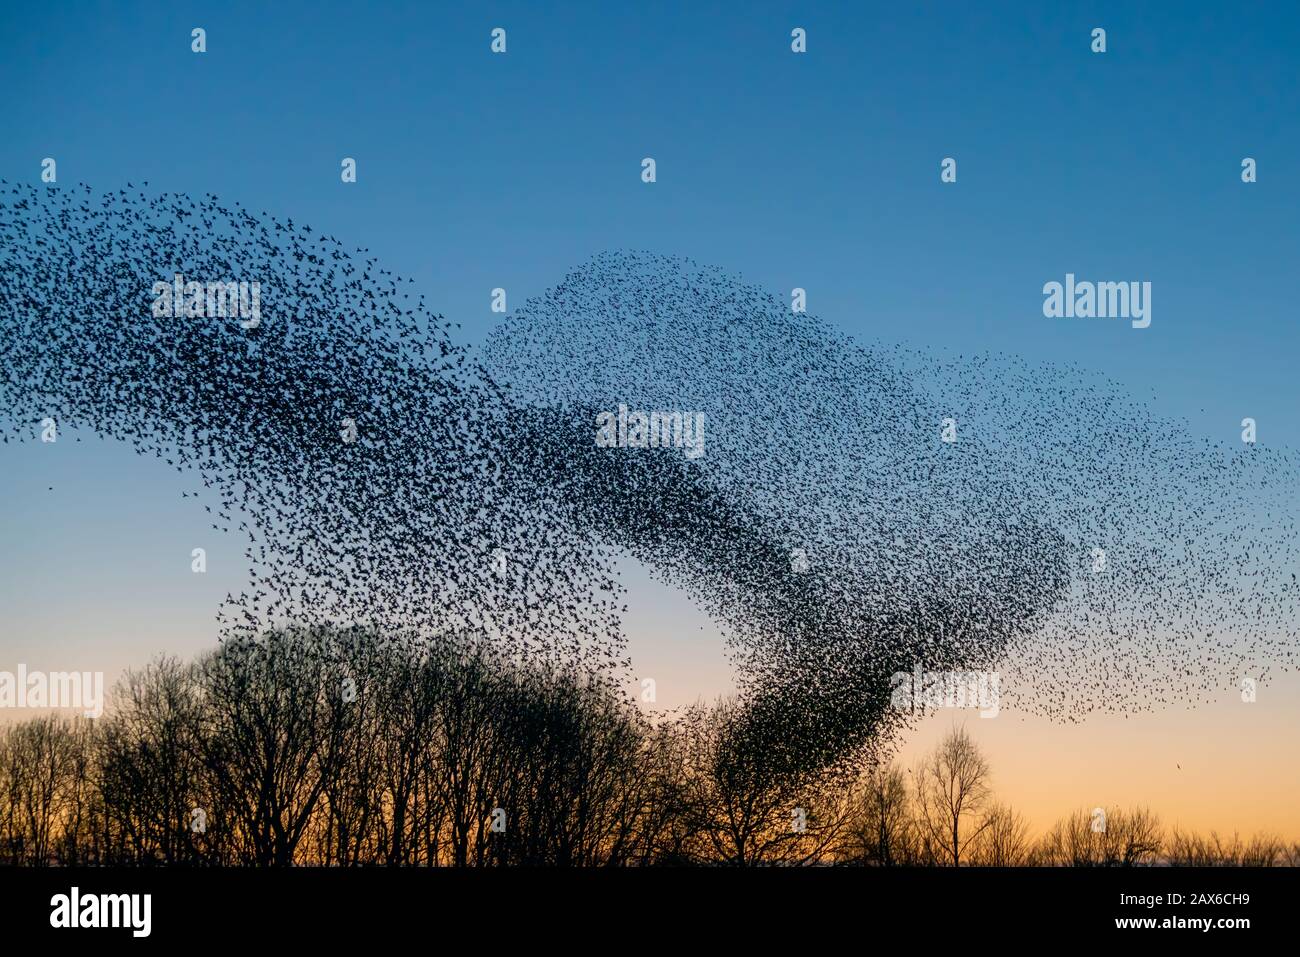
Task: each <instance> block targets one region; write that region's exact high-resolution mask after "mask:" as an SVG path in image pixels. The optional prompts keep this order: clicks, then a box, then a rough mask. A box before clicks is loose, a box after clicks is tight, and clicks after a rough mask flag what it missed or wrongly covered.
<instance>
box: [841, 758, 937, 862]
mask: <svg viewBox="0 0 1300 957" xmlns="http://www.w3.org/2000/svg"><path fill="white" fill-rule="evenodd" d="M840 853H841V855H842V856H843V857H845V858H847V859H848V860H850V861H858V862H862V863H866V864H877V865H880V866H882V867H889V866H892V865H897V864H915V863H917V861H918V856H919V851H918V849H917V846H916V822H915V821H914V820H913V818H912V809H911V800H910V797H909V795H908V789H907V778H906V776H905V775H904V774H903V771H902V769H901V768H899V767H898V766H897V765H894V764H890V765H887V766H880V765H876V766H873V767H872V768H871V769H870V771H869V772H868V773H867V775H866V776H865V778H864V779H863V781H862V782H861V785H860V787H859V788H858V791H857V798H856V807H855V808H854V813H853V816H852V818H851V820H850V822H849V825H848V826H847V827H846V828H845V835H844V840H843V842H842V844H841V847H840Z"/></svg>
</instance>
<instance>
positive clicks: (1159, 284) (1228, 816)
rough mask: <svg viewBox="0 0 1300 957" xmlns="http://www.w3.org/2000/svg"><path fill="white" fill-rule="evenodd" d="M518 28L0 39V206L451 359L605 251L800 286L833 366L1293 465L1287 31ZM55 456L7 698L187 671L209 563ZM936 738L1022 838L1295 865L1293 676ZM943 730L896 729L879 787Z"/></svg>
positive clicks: (735, 14) (874, 24) (11, 543)
mask: <svg viewBox="0 0 1300 957" xmlns="http://www.w3.org/2000/svg"><path fill="white" fill-rule="evenodd" d="M545 7H549V5H545V6H544V5H541V4H536V3H518V4H501V3H484V4H471V5H465V4H436V3H429V2H420V3H387V4H373V5H361V4H342V3H331V2H312V3H276V4H253V3H223V4H220V5H217V4H197V3H183V2H182V3H157V4H146V3H130V2H122V3H112V4H109V3H98V4H91V3H66V4H53V5H34V4H25V5H18V4H5V5H3V7H0V90H4V91H5V93H4V95H3V96H0V131H3V133H2V134H0V178H5V179H8V180H11V181H22V182H31V183H37V182H39V181H40V172H41V161H42V160H43V159H44V158H46V157H52V158H54V159H55V160H56V161H57V164H58V165H57V170H58V184H59V185H71V184H73V183H76V182H85V183H87V184H89V185H91V186H92V187H95V188H98V189H116V188H119V187H122V186H124V185H125V184H126V183H127V182H133V183H136V184H137V185H138V184H139V183H140V182H141V181H146V180H147V181H148V182H149V183H150V186H151V188H153V189H157V190H177V191H190V192H214V193H216V194H218V195H219V196H221V197H222V198H223V199H225V200H231V201H234V200H238V201H239V202H242V203H243V204H244V205H245V206H247V207H249V208H250V209H254V210H263V209H265V210H267V211H269V212H273V213H274V214H276V215H279V216H291V217H292V218H293V219H294V220H295V222H307V223H309V224H310V225H311V226H312V227H313V228H315V229H317V230H321V231H324V232H326V233H329V234H332V235H336V236H338V237H340V238H341V239H343V240H345V241H346V242H347V243H349V244H351V245H355V246H361V247H366V248H368V249H369V250H370V251H371V253H372V254H374V255H376V256H378V257H379V258H380V259H381V260H382V261H383V263H384V265H385V267H386V268H390V269H393V270H395V271H396V272H398V273H399V274H401V275H404V276H410V277H413V278H414V279H415V281H416V284H417V288H419V289H420V290H421V291H422V292H424V293H425V294H426V295H427V298H428V299H429V301H430V302H431V303H432V304H433V306H434V308H435V309H437V310H438V311H441V312H442V313H443V314H444V315H446V316H447V317H449V318H451V319H453V320H455V321H457V322H460V323H461V330H460V333H459V335H460V336H461V337H462V338H463V340H464V341H466V342H468V343H478V342H480V341H481V340H482V339H483V338H484V337H485V336H486V334H487V333H488V331H489V330H490V329H491V328H492V327H493V325H494V322H495V320H496V319H498V318H499V316H495V315H494V314H493V313H492V312H491V311H490V308H489V307H490V292H491V290H492V289H493V288H495V287H502V288H505V289H506V290H507V295H508V301H509V304H510V306H511V308H515V307H518V306H520V305H522V303H523V302H524V301H525V300H526V299H527V298H528V297H529V296H531V295H535V294H539V293H541V292H542V291H543V290H544V289H546V288H547V287H548V286H550V285H552V284H554V283H555V282H557V281H558V280H559V279H561V278H562V277H563V275H564V274H565V272H566V271H567V270H568V269H569V268H570V267H572V266H574V265H576V264H579V263H581V262H584V261H586V260H587V259H588V258H590V257H591V256H593V255H595V254H597V253H599V252H601V251H603V250H607V249H615V248H631V249H647V250H652V251H655V252H660V253H666V254H672V255H679V256H687V257H690V258H693V259H695V260H697V261H698V262H701V263H708V264H713V265H718V266H721V267H723V268H725V269H726V270H728V271H730V272H733V273H739V274H740V275H742V276H743V277H744V278H745V279H747V280H749V281H751V282H754V283H757V284H758V285H760V286H763V287H765V288H768V289H771V290H773V291H774V292H776V293H777V294H778V295H780V296H782V297H785V296H788V294H789V290H791V289H792V288H794V287H796V286H797V287H801V288H804V289H806V290H807V295H808V309H809V311H810V312H811V313H814V314H816V315H817V316H819V317H820V318H821V319H823V320H824V321H826V322H827V323H829V324H830V325H831V326H832V327H833V328H835V329H837V330H839V331H841V332H842V333H844V334H845V335H848V336H852V337H854V338H855V339H857V340H858V341H860V342H864V343H870V342H876V341H881V342H886V343H906V344H909V345H914V346H918V347H924V348H926V349H929V350H934V351H936V352H941V353H951V354H956V355H963V354H969V353H971V352H974V351H984V350H987V351H993V352H1002V353H1007V354H1011V355H1016V356H1022V357H1025V358H1027V359H1030V360H1033V361H1049V362H1069V363H1074V364H1077V365H1079V366H1081V367H1084V368H1088V369H1094V370H1097V371H1100V372H1104V373H1106V374H1108V375H1110V376H1111V377H1112V378H1114V379H1116V380H1117V381H1118V382H1119V383H1120V384H1121V386H1122V388H1124V389H1125V390H1127V391H1128V392H1130V393H1131V394H1132V396H1133V401H1134V403H1135V404H1136V403H1139V402H1141V403H1146V404H1148V405H1149V406H1150V407H1151V408H1152V409H1153V410H1154V411H1155V412H1157V413H1158V414H1163V415H1168V416H1172V417H1175V418H1177V419H1180V420H1183V421H1185V422H1186V423H1187V426H1188V428H1189V429H1190V430H1191V431H1192V432H1193V434H1197V435H1204V436H1206V437H1209V438H1212V439H1216V440H1221V441H1224V442H1236V441H1238V440H1239V438H1238V437H1239V433H1240V429H1241V426H1240V423H1241V419H1242V418H1243V417H1246V416H1250V417H1253V418H1255V419H1256V421H1257V423H1258V429H1259V443H1260V444H1261V445H1263V446H1273V447H1289V448H1294V447H1296V446H1297V445H1298V444H1300V423H1298V422H1297V416H1296V414H1295V409H1296V408H1297V399H1298V398H1300V384H1297V377H1296V375H1295V372H1294V364H1295V355H1296V351H1297V345H1300V337H1298V336H1297V332H1296V329H1295V315H1294V303H1295V296H1294V276H1295V274H1296V268H1295V260H1296V253H1297V250H1298V248H1300V242H1298V241H1297V232H1296V231H1297V222H1298V221H1300V219H1298V217H1297V212H1298V205H1300V204H1298V197H1300V191H1298V189H1297V183H1298V182H1300V135H1298V133H1297V122H1298V120H1300V86H1298V85H1297V84H1296V82H1295V68H1296V53H1297V50H1300V7H1298V6H1297V5H1295V4H1289V3H1278V4H1257V5H1256V4H1252V5H1249V6H1246V7H1242V6H1240V5H1231V4H1217V3H1216V4H1210V3H1199V2H1187V3H1144V4H1140V5H1138V4H1129V3H1051V4H1041V3H1032V2H1026V3H1015V4H1010V3H983V4H978V5H974V4H969V5H968V4H924V3H916V4H865V3H843V4H819V3H781V4H771V3H753V4H749V3H747V4H744V5H740V4H720V3H709V4H696V3H690V4H687V3H680V4H645V5H636V4H630V3H627V4H604V3H601V4H597V3H574V4H566V5H564V6H562V7H557V8H556V9H547V8H545ZM195 27H202V28H203V29H205V30H206V34H207V52H206V53H203V54H196V53H193V52H192V51H191V30H192V29H193V28H195ZM495 27H501V28H503V29H505V30H506V32H507V34H506V35H507V52H506V54H505V55H494V54H492V52H491V51H490V48H489V45H490V41H491V37H490V31H491V30H492V29H493V28H495ZM796 27H802V28H803V29H805V30H806V31H807V52H806V53H804V54H795V53H793V52H792V51H791V46H790V43H791V30H792V29H794V28H796ZM1095 27H1102V28H1104V29H1105V30H1106V39H1107V49H1106V52H1105V53H1104V54H1096V53H1093V52H1092V51H1091V49H1090V45H1091V42H1092V39H1091V32H1092V30H1093V29H1094V28H1095ZM647 156H648V157H653V158H654V159H655V161H656V173H657V181H656V182H655V183H653V184H646V183H643V182H642V181H641V176H640V174H641V161H642V159H643V158H644V157H647ZM344 157H352V158H354V159H355V160H356V163H357V181H356V183H351V184H344V183H342V182H341V180H340V176H339V170H340V162H341V160H342V159H343V158H344ZM947 157H951V158H954V159H955V160H956V161H957V181H956V182H955V183H943V182H941V180H940V164H941V161H942V160H943V159H944V158H947ZM1245 157H1251V158H1253V159H1255V160H1256V163H1257V170H1258V181H1257V182H1255V183H1250V184H1247V183H1243V182H1242V179H1241V162H1242V159H1243V158H1245ZM1066 273H1074V274H1076V275H1077V276H1078V277H1079V278H1080V279H1094V280H1116V281H1119V280H1135V281H1149V282H1151V283H1152V290H1153V292H1152V322H1151V325H1150V327H1149V328H1146V329H1140V330H1139V329H1133V328H1131V327H1130V325H1129V324H1128V323H1127V322H1103V321H1082V320H1066V319H1047V318H1045V317H1044V315H1043V312H1042V302H1043V293H1042V288H1043V285H1044V283H1046V282H1050V281H1053V280H1056V281H1063V280H1064V277H1065V275H1066ZM0 321H3V320H2V319H0ZM177 387H178V388H183V387H184V384H183V383H178V384H177ZM73 439H74V437H73V436H67V437H65V438H64V439H61V441H60V442H58V443H55V444H39V443H38V444H30V443H29V444H27V445H25V446H23V447H19V448H15V447H14V446H12V445H9V446H4V447H2V448H0V496H2V498H0V501H3V502H4V503H5V504H4V505H3V507H2V508H0V604H2V605H3V607H4V609H5V614H4V616H3V620H0V669H13V668H14V667H15V666H16V664H17V663H18V662H24V663H26V664H28V665H29V666H31V667H33V668H37V667H44V668H47V669H56V668H72V667H75V668H78V669H84V670H103V671H105V672H106V673H107V674H108V675H109V679H110V681H111V679H112V677H113V676H114V675H116V674H117V673H119V672H120V670H121V669H122V668H123V667H127V666H132V665H138V664H141V663H143V662H144V661H146V660H148V659H149V658H150V657H152V656H153V655H154V654H157V653H158V652H160V651H167V652H171V653H174V654H178V655H181V656H185V657H188V656H190V655H193V654H194V653H196V652H198V651H200V650H202V649H204V648H206V647H209V646H210V645H211V644H212V643H213V642H214V641H215V638H216V634H215V621H214V614H215V611H216V609H217V606H218V604H219V603H220V601H221V599H222V598H223V597H224V596H225V594H226V592H227V591H237V590H238V589H239V588H240V587H241V586H242V584H243V583H244V581H245V576H244V572H245V571H246V566H245V565H244V564H243V563H242V562H241V547H240V544H239V542H238V540H237V539H235V538H234V537H230V538H227V539H221V538H214V537H212V535H211V530H210V528H208V527H207V526H208V523H207V522H206V521H205V517H204V515H203V513H202V511H201V509H198V508H197V507H196V506H195V505H194V504H192V502H191V501H189V500H182V499H181V498H180V494H179V492H180V489H181V487H182V485H181V484H180V483H179V482H178V478H179V477H178V476H176V475H175V473H172V474H171V475H169V474H167V471H166V469H165V467H163V466H161V465H159V464H158V463H157V462H156V461H154V460H152V459H148V460H146V459H143V458H140V457H137V456H136V455H135V454H134V453H132V452H131V451H130V450H129V449H127V448H125V447H122V446H115V445H113V444H111V443H107V442H103V441H101V440H99V439H98V438H92V437H85V441H83V442H81V443H77V442H75V441H74V440H73ZM198 545H202V546H203V547H205V548H206V549H207V550H208V565H209V573H208V574H207V575H193V574H191V572H190V565H189V563H190V557H189V556H190V551H191V549H192V548H194V547H196V546H198ZM629 578H630V583H631V589H632V593H631V595H630V599H629V600H630V605H631V607H630V612H629V615H628V617H627V623H626V627H627V632H628V637H629V644H630V648H631V650H632V653H633V658H634V663H635V667H636V669H637V670H638V672H639V673H640V674H644V675H653V676H654V677H656V682H657V689H658V696H659V701H658V702H657V704H658V705H659V706H661V707H672V706H675V705H677V704H682V703H686V702H688V701H691V700H694V698H696V697H698V696H704V697H712V696H714V695H716V694H718V693H722V692H725V691H726V690H727V689H728V688H730V686H731V684H730V683H731V673H730V668H729V665H728V662H727V659H726V656H725V649H724V647H723V640H722V637H721V636H720V634H719V632H718V629H717V627H716V626H715V625H713V624H712V623H711V622H709V621H708V620H707V618H705V617H704V616H703V615H702V614H701V613H700V612H699V611H698V610H696V609H695V608H693V607H692V606H691V603H690V602H689V600H688V599H687V598H686V597H685V596H683V595H680V594H678V593H676V592H674V591H673V590H672V589H670V588H668V587H667V586H664V585H661V584H657V583H654V582H651V581H650V580H649V578H648V576H647V575H645V574H644V573H643V572H641V571H639V570H636V569H632V570H631V571H630V573H629ZM110 706H111V702H110ZM964 717H965V720H966V724H967V728H968V729H969V730H970V731H971V732H972V734H974V735H976V737H977V740H978V741H979V742H980V743H981V744H982V745H983V746H984V747H985V748H986V750H987V751H988V753H989V754H990V758H991V761H992V764H993V767H994V771H995V775H996V777H995V782H996V784H997V787H998V790H999V793H1000V794H1001V795H1002V796H1003V797H1004V798H1005V799H1006V800H1008V801H1010V802H1011V803H1012V804H1014V805H1016V806H1017V807H1020V808H1022V810H1023V811H1024V812H1025V813H1026V815H1027V816H1028V817H1029V818H1030V819H1031V821H1032V822H1033V823H1034V824H1035V825H1036V826H1039V827H1041V826H1046V825H1047V824H1049V823H1050V821H1051V819H1053V818H1054V817H1055V816H1057V815H1059V814H1063V813H1066V812H1068V811H1070V810H1073V809H1075V808H1079V807H1092V806H1096V805H1101V804H1115V803H1119V804H1128V803H1149V804H1150V805H1151V806H1152V807H1153V808H1155V809H1156V810H1158V811H1160V812H1161V813H1162V815H1163V816H1164V817H1165V819H1166V821H1167V822H1168V823H1174V822H1181V823H1183V824H1184V825H1186V826H1194V827H1201V828H1203V829H1209V828H1210V827H1217V828H1219V829H1220V830H1226V831H1229V832H1230V831H1232V830H1233V829H1237V830H1241V831H1242V832H1249V831H1253V830H1256V829H1268V830H1272V831H1275V832H1278V833H1280V834H1282V835H1284V836H1287V837H1290V838H1300V813H1298V812H1297V810H1296V808H1297V806H1298V805H1300V801H1297V796H1300V770H1298V769H1297V767H1296V762H1295V761H1294V755H1295V754H1297V753H1300V680H1297V678H1296V676H1294V675H1293V676H1287V677H1284V678H1281V679H1279V680H1277V681H1274V682H1273V683H1271V684H1269V685H1267V686H1266V687H1263V688H1262V689H1261V692H1260V696H1259V700H1257V701H1256V702H1254V703H1253V704H1250V705H1245V704H1243V703H1242V702H1240V701H1239V700H1238V699H1237V698H1236V696H1235V695H1234V694H1232V693H1229V692H1225V696H1224V700H1223V701H1222V702H1221V703H1219V704H1216V705H1212V706H1209V707H1205V708H1201V709H1197V710H1193V711H1182V710H1179V711H1169V712H1164V713H1161V714H1157V715H1142V716H1136V717H1128V718H1124V717H1122V716H1110V717H1092V718H1090V719H1089V720H1087V721H1084V722H1082V723H1080V724H1077V725H1060V724H1053V723H1051V722H1048V721H1046V720H1043V719H1034V718H1029V717H1026V716H1017V715H1014V714H1008V713H1006V712H1004V713H1003V714H1002V715H1000V716H999V717H998V718H997V719H992V720H982V719H980V718H979V717H978V716H976V715H973V714H972V715H968V716H964ZM962 718H963V716H962V715H957V716H954V715H953V714H951V713H948V714H939V715H936V716H935V717H934V718H933V719H928V720H926V721H925V722H923V723H922V724H921V726H920V727H919V728H918V729H917V731H916V733H915V734H914V735H913V736H911V737H910V738H909V739H908V740H907V741H906V742H904V744H903V751H902V759H903V760H904V762H905V763H906V762H908V761H910V760H912V759H913V758H914V756H915V755H916V754H919V753H920V752H921V751H923V750H924V749H925V748H928V747H930V746H932V745H933V743H934V741H935V739H936V738H937V736H938V735H939V734H941V733H942V732H943V731H944V730H946V729H947V728H948V727H950V726H951V724H952V722H953V720H954V719H956V720H961V719H962ZM1279 755H1289V756H1290V759H1289V760H1283V761H1279ZM1179 765H1181V767H1179Z"/></svg>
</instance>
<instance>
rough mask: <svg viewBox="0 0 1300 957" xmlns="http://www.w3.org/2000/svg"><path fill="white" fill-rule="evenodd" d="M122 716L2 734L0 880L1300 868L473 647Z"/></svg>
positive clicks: (953, 766)
mask: <svg viewBox="0 0 1300 957" xmlns="http://www.w3.org/2000/svg"><path fill="white" fill-rule="evenodd" d="M111 700H112V705H113V706H112V707H111V709H110V710H109V712H108V713H107V714H106V716H105V717H103V718H101V719H99V720H97V721H91V720H88V719H65V718H60V717H57V716H49V717H42V718H37V719H34V720H29V721H26V722H22V723H19V724H11V725H8V726H6V727H4V728H0V863H3V864H11V865H14V864H17V865H58V864H69V865H73V864H80V865H86V864H89V865H100V864H104V865H107V864H119V865H120V864H127V865H188V866H214V865H216V866H219V865H226V866H230V865H255V866H285V865H290V864H294V865H327V866H359V865H390V866H509V865H560V866H637V865H665V864H688V865H689V864H694V865H700V864H727V865H758V864H812V863H843V864H870V865H965V864H995V865H1018V864H1051V865H1061V864H1074V865H1081V864H1089V865H1122V864H1127V865H1144V864H1153V863H1160V862H1166V861H1168V862H1171V863H1186V864H1209V863H1213V864H1219V863H1233V864H1283V863H1289V864H1296V863H1298V862H1300V845H1290V846H1284V845H1283V844H1282V843H1281V842H1279V841H1270V840H1267V839H1255V840H1254V841H1252V842H1250V843H1249V844H1246V845H1243V844H1241V842H1239V841H1237V840H1236V839H1235V838H1234V839H1233V840H1232V841H1223V840H1220V839H1219V838H1217V837H1215V836H1214V835H1211V837H1210V838H1209V839H1208V840H1207V839H1202V838H1199V837H1195V836H1189V835H1181V834H1179V833H1177V832H1174V833H1173V834H1170V835H1165V834H1163V833H1162V831H1161V829H1160V827H1159V824H1158V822H1157V821H1156V819H1155V818H1154V816H1152V815H1151V814H1150V813H1149V812H1147V811H1144V810H1136V811H1129V812H1121V811H1118V810H1111V811H1108V812H1106V815H1105V822H1104V827H1103V828H1101V829H1099V828H1098V826H1097V817H1096V815H1095V814H1092V815H1089V814H1085V813H1083V812H1079V813H1078V814H1075V815H1072V816H1071V817H1068V818H1066V819H1064V820H1062V821H1061V822H1059V823H1058V824H1057V825H1056V826H1055V828H1053V829H1052V830H1051V831H1050V832H1049V833H1048V834H1047V835H1046V836H1044V837H1043V838H1041V839H1039V840H1037V841H1031V840H1030V839H1029V836H1028V828H1027V827H1026V826H1025V823H1024V821H1023V819H1021V817H1020V816H1019V815H1018V814H1016V813H1015V812H1014V811H1012V810H1011V809H1009V808H1007V807H1005V806H1003V805H1001V804H999V803H997V802H996V801H995V800H994V799H993V796H992V793H991V791H990V789H989V786H988V779H989V771H988V766H987V763H986V762H985V761H984V759H983V757H982V756H981V755H980V754H979V752H978V750H977V749H976V748H975V746H974V744H973V743H972V742H971V740H970V739H969V737H968V736H967V735H966V734H965V733H964V732H963V731H960V730H955V731H954V732H953V733H952V734H951V735H949V736H948V738H947V739H945V740H944V741H943V742H942V743H941V744H940V746H939V747H938V748H937V749H936V750H935V752H934V753H933V754H932V755H931V756H929V758H927V760H926V761H925V762H922V763H921V764H920V765H919V766H918V767H917V768H914V769H911V770H909V771H908V772H904V771H903V770H901V769H899V768H897V767H895V766H872V767H870V768H869V769H868V770H866V771H861V770H859V769H857V768H855V767H853V766H852V765H850V764H849V763H847V762H846V763H844V764H841V765H839V766H835V767H829V768H828V767H803V766H802V765H801V764H800V763H799V762H797V761H792V760H791V759H790V756H789V754H788V753H782V754H780V756H779V758H778V759H774V758H773V757H772V753H775V752H776V751H779V750H780V749H779V748H775V747H774V746H773V741H774V738H773V734H772V731H773V729H763V728H761V727H759V728H756V727H755V724H754V717H753V714H752V713H750V712H749V710H748V709H747V708H746V707H745V706H744V705H743V704H742V703H740V702H737V701H736V700H734V699H731V700H724V701H721V702H719V703H717V704H716V705H713V706H704V705H698V706H696V707H693V708H690V709H687V710H686V711H685V712H684V713H682V714H678V715H675V716H674V717H673V718H672V719H671V720H668V721H661V722H653V721H651V720H650V719H649V718H648V717H647V716H646V715H645V714H644V713H643V712H642V711H641V710H640V709H639V708H638V707H637V706H636V705H635V704H634V703H632V702H631V701H629V700H627V699H626V697H625V696H624V695H622V694H621V693H620V692H618V691H617V690H616V689H614V688H612V687H610V686H608V685H606V684H604V683H602V682H601V681H598V680H593V679H591V678H590V677H588V676H585V675H583V674H581V673H578V672H574V671H571V670H567V669H565V668H563V667H559V666H539V665H531V666H523V665H520V664H518V663H516V662H513V661H509V660H505V659H503V658H501V657H500V656H498V655H497V654H495V653H494V652H493V651H492V650H491V649H490V648H488V647H487V646H484V645H481V644H476V643H473V642H467V641H449V640H445V639H440V640H437V641H413V640H388V639H383V638H380V637H377V636H375V635H374V634H373V633H370V632H367V631H365V630H362V629H351V630H337V629H328V630H327V629H304V628H288V629H285V630H282V631H277V632H274V633H271V634H268V635H266V636H265V637H263V638H262V639H259V640H257V641H242V642H241V641H232V642H227V643H225V644H223V645H222V646H220V647H219V648H217V649H216V650H214V651H213V652H211V653H209V654H207V655H205V656H203V657H202V658H200V659H199V660H198V661H196V662H193V663H190V664H186V663H182V662H179V661H177V660H175V659H171V658H164V659H159V660H158V661H156V662H154V663H153V664H151V665H149V666H148V667H146V668H144V669H143V670H140V671H137V672H132V673H129V674H128V675H127V676H126V677H125V678H124V679H123V680H122V682H121V683H120V685H119V687H118V688H117V690H116V693H115V694H114V696H113V698H112V699H111ZM776 730H778V731H779V729H776ZM775 769H779V770H775Z"/></svg>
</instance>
